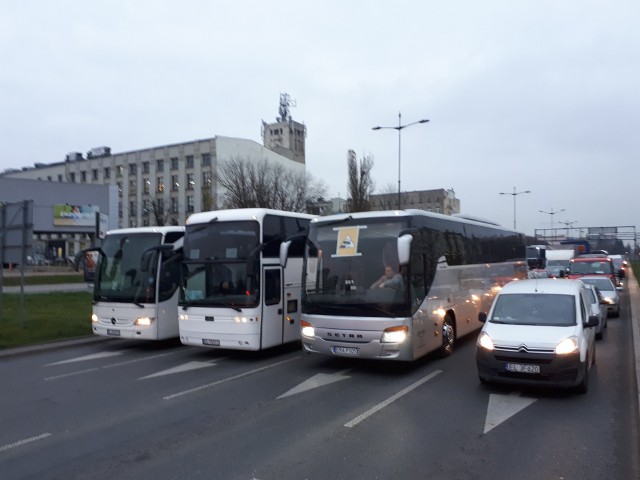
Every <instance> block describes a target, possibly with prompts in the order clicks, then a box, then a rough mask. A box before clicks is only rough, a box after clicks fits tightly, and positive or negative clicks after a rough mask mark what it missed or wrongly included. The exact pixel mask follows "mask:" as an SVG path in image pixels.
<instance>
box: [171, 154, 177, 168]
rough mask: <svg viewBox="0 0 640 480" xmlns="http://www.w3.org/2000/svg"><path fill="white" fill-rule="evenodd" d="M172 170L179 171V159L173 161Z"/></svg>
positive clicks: (174, 158)
mask: <svg viewBox="0 0 640 480" xmlns="http://www.w3.org/2000/svg"><path fill="white" fill-rule="evenodd" d="M171 170H178V157H173V158H172V159H171Z"/></svg>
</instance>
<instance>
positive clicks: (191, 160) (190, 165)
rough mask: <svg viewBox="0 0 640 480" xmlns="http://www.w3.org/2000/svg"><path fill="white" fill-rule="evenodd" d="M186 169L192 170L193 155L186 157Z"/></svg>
mask: <svg viewBox="0 0 640 480" xmlns="http://www.w3.org/2000/svg"><path fill="white" fill-rule="evenodd" d="M186 160H187V168H193V155H187V157H186Z"/></svg>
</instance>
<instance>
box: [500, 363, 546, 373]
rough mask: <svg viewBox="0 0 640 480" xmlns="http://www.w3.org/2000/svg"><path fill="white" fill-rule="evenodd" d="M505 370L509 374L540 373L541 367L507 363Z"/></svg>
mask: <svg viewBox="0 0 640 480" xmlns="http://www.w3.org/2000/svg"><path fill="white" fill-rule="evenodd" d="M504 369H505V370H506V371H507V372H514V373H540V365H528V364H523V363H507V364H506V365H505V367H504Z"/></svg>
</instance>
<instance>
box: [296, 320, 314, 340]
mask: <svg viewBox="0 0 640 480" xmlns="http://www.w3.org/2000/svg"><path fill="white" fill-rule="evenodd" d="M300 328H301V330H300V332H301V333H302V336H303V337H307V338H313V337H315V336H316V329H315V328H314V327H313V325H311V324H310V323H309V322H305V321H304V320H301V321H300Z"/></svg>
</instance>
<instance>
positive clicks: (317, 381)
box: [277, 369, 351, 400]
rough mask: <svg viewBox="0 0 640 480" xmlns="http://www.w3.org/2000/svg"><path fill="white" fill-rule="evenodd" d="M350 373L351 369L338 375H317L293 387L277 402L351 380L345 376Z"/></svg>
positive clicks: (278, 398)
mask: <svg viewBox="0 0 640 480" xmlns="http://www.w3.org/2000/svg"><path fill="white" fill-rule="evenodd" d="M349 371H350V369H347V370H343V371H342V372H337V373H317V374H315V375H314V376H313V377H311V378H308V379H307V380H305V381H304V382H302V383H301V384H300V385H298V386H296V387H293V388H292V389H291V390H289V391H287V392H285V393H283V394H282V395H280V396H279V397H277V400H280V399H281V398H285V397H288V396H290V395H295V394H297V393H302V392H306V391H307V390H312V389H314V388H318V387H324V386H325V385H329V384H331V383H334V382H339V381H340V380H346V379H347V378H351V377H349V376H348V375H345V374H346V373H347V372H349Z"/></svg>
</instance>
